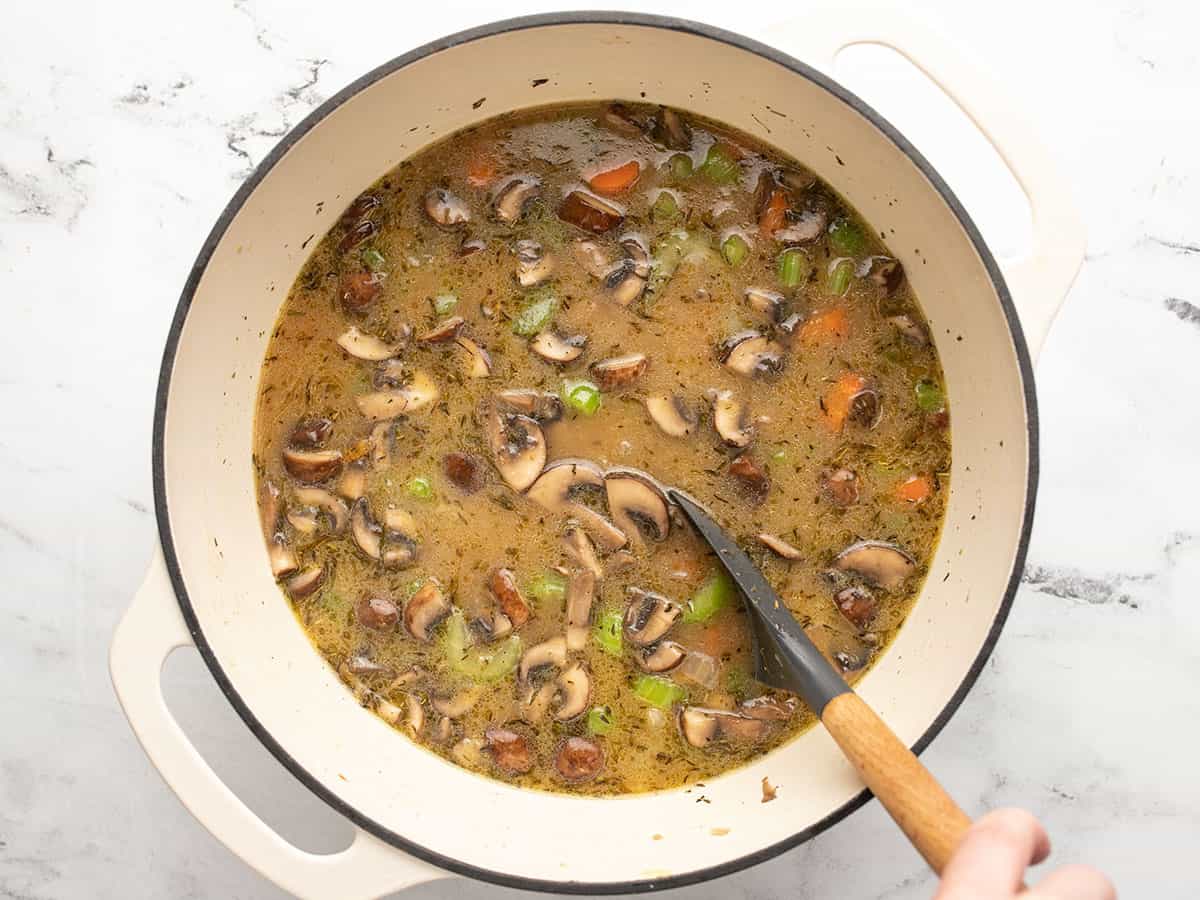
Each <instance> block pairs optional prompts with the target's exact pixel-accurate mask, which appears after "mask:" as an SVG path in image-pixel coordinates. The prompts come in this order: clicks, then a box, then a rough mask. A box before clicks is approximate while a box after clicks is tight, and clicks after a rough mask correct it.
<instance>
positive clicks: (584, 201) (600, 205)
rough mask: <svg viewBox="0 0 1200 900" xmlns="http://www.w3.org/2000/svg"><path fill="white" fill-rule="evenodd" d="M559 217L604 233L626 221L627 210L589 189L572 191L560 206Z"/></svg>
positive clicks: (569, 222)
mask: <svg viewBox="0 0 1200 900" xmlns="http://www.w3.org/2000/svg"><path fill="white" fill-rule="evenodd" d="M558 217H559V218H560V219H562V220H563V221H564V222H566V223H567V224H569V225H574V226H576V227H577V228H582V229H583V230H584V231H591V232H593V233H595V234H603V233H604V232H606V231H611V230H612V229H614V228H616V227H617V226H619V225H620V224H621V223H622V222H624V221H625V211H624V210H622V209H621V207H619V206H617V205H616V204H615V203H610V202H609V201H607V200H601V199H600V198H599V197H597V196H596V195H595V194H590V193H588V192H587V191H578V190H577V191H571V193H569V194H567V196H566V197H565V198H563V201H562V203H560V204H559V206H558Z"/></svg>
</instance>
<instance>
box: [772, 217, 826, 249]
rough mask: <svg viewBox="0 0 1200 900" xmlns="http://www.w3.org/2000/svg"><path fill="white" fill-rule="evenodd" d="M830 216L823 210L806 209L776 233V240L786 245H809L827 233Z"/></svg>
mask: <svg viewBox="0 0 1200 900" xmlns="http://www.w3.org/2000/svg"><path fill="white" fill-rule="evenodd" d="M828 224H829V216H828V214H827V213H826V212H825V211H824V210H822V209H806V210H803V211H801V212H800V213H798V214H797V215H796V217H795V218H794V219H793V220H792V221H791V222H789V223H788V224H787V225H786V226H784V227H783V228H780V229H779V230H778V231H776V232H775V234H774V237H775V240H777V241H780V242H781V243H784V244H793V245H794V244H808V243H811V242H813V241H815V240H816V239H817V238H819V237H820V236H821V235H823V234H824V233H825V227H826V226H827V225H828Z"/></svg>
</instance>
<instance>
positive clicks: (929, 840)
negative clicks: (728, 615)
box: [666, 488, 971, 875]
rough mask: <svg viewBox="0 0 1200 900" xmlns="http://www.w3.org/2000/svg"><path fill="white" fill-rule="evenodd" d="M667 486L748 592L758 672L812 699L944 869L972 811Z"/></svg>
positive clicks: (912, 835) (692, 505)
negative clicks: (948, 790)
mask: <svg viewBox="0 0 1200 900" xmlns="http://www.w3.org/2000/svg"><path fill="white" fill-rule="evenodd" d="M666 493H667V496H668V498H669V499H670V500H671V501H672V502H673V503H675V505H677V506H678V507H679V509H680V511H681V512H682V513H683V514H684V516H685V517H686V518H687V519H688V521H690V522H691V523H692V525H693V527H694V528H695V529H696V531H697V532H699V534H700V536H701V537H702V538H703V539H704V541H705V542H706V543H707V544H708V545H709V546H710V547H712V549H713V552H715V553H716V555H717V559H719V560H720V562H721V565H722V566H723V567H724V568H725V571H727V572H728V573H729V577H730V578H732V579H733V581H734V583H735V584H736V585H737V586H738V589H739V590H740V591H741V592H742V595H743V597H744V598H745V600H746V609H747V611H748V612H749V615H750V623H751V633H752V635H753V638H754V657H755V677H756V678H757V679H758V680H759V681H761V682H763V683H764V684H768V685H771V686H772V687H776V688H780V689H781V690H785V691H790V692H791V693H794V694H797V695H798V696H800V698H801V699H803V700H804V702H805V703H807V704H808V705H809V707H810V708H811V709H812V710H813V712H815V713H816V714H817V716H818V717H819V718H820V719H821V723H822V724H823V725H824V726H825V728H826V729H827V730H828V731H829V733H830V734H831V735H832V736H833V739H834V740H835V741H836V742H837V744H838V746H839V747H840V748H841V749H842V752H843V753H845V754H846V758H847V759H849V760H850V762H851V763H853V765H854V768H855V769H856V770H857V771H858V774H859V777H860V778H862V780H863V782H864V783H865V784H866V785H867V787H868V788H870V789H871V792H872V793H873V794H874V795H875V796H876V797H877V798H878V800H879V802H880V803H882V804H883V806H884V808H885V809H886V810H887V811H888V814H889V815H891V817H892V818H893V819H895V821H896V824H897V825H899V826H900V829H901V830H902V831H903V832H904V833H905V835H907V837H908V839H909V840H910V841H911V842H912V845H913V846H914V847H916V849H917V851H918V852H919V853H920V854H921V856H923V857H924V858H925V861H926V862H928V863H929V865H930V867H931V868H932V869H933V870H934V871H935V872H937V873H938V874H939V875H940V874H941V872H942V870H943V869H944V868H945V866H946V863H947V862H948V861H949V859H950V856H951V854H953V852H954V850H955V848H956V847H958V844H959V842H960V841H961V840H962V837H963V835H964V834H965V833H966V831H967V829H968V828H969V827H970V826H971V820H970V819H969V818H968V817H967V814H966V813H964V812H963V811H962V810H961V809H960V808H959V806H958V804H956V803H955V802H954V800H953V799H952V798H951V797H950V795H949V794H947V793H946V791H945V789H943V788H942V786H941V784H939V783H938V781H937V779H936V778H934V777H933V775H932V774H931V773H930V771H929V770H928V769H926V768H925V766H923V765H922V764H921V762H920V760H918V759H917V757H916V756H915V755H914V754H913V752H912V751H911V750H909V749H908V747H906V746H905V745H904V743H903V742H902V741H901V740H900V739H899V738H898V737H896V735H895V734H894V733H893V732H892V730H891V729H890V728H889V727H888V726H887V724H886V723H885V722H884V721H883V720H882V719H881V718H879V716H877V715H876V714H875V711H874V710H872V709H871V708H870V707H869V706H867V704H866V703H865V702H863V700H862V698H860V697H859V696H858V694H856V693H854V691H853V690H852V689H851V688H850V686H849V685H848V684H846V682H845V680H844V679H843V678H842V676H841V675H840V674H838V672H837V671H836V670H835V669H834V668H833V666H831V665H830V664H829V661H828V660H826V659H825V657H824V656H822V655H821V651H820V650H818V649H817V647H816V645H815V644H813V642H812V641H811V640H810V639H809V637H808V635H807V634H805V632H804V629H803V628H801V627H800V624H799V623H798V622H797V621H796V619H795V618H794V617H793V616H792V614H791V612H789V611H788V608H787V607H786V606H785V605H784V603H783V601H782V600H781V599H780V597H779V595H778V594H777V593H775V589H774V588H772V587H771V585H770V584H769V583H768V582H767V580H766V578H764V577H763V574H762V572H760V571H759V570H758V568H757V567H756V566H755V565H754V563H753V562H751V560H750V557H749V556H747V555H746V553H745V551H743V550H742V548H741V547H739V546H738V545H737V544H736V543H735V542H734V541H733V539H732V538H730V537H729V535H727V534H726V533H725V531H724V530H723V529H722V528H721V526H720V525H718V524H717V523H716V522H715V521H713V519H712V517H711V516H709V515H708V513H707V512H706V511H705V510H704V509H703V508H702V507H701V506H700V505H699V504H698V503H696V501H695V500H693V499H691V498H690V497H689V496H688V495H687V494H684V493H683V492H681V491H678V490H676V489H674V488H667V489H666Z"/></svg>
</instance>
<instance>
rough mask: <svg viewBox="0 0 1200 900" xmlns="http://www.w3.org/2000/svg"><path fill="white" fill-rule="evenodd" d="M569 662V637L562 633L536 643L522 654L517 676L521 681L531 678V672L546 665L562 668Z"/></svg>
mask: <svg viewBox="0 0 1200 900" xmlns="http://www.w3.org/2000/svg"><path fill="white" fill-rule="evenodd" d="M566 664H567V639H566V638H565V637H563V636H562V635H559V636H558V637H552V638H549V639H548V640H545V641H542V642H541V643H540V644H534V645H533V646H532V647H530V648H529V649H528V650H526V651H525V652H524V653H523V654H522V655H521V662H520V663H519V664H518V665H517V677H518V679H519V680H520V681H522V682H525V681H528V680H529V673H530V672H534V671H536V670H538V669H541V668H545V667H546V666H554V667H555V668H556V669H561V668H562V667H563V666H565V665H566Z"/></svg>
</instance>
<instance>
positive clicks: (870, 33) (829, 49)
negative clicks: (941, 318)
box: [764, 3, 1087, 359]
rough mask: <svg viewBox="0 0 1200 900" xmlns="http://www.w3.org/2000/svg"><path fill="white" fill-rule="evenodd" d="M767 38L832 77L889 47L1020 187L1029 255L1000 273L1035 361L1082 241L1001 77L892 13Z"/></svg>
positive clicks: (818, 18)
mask: <svg viewBox="0 0 1200 900" xmlns="http://www.w3.org/2000/svg"><path fill="white" fill-rule="evenodd" d="M764 38H765V40H767V41H768V42H769V43H771V44H774V45H775V46H778V47H779V48H780V49H782V50H784V51H786V52H788V53H791V54H793V55H795V56H796V57H798V58H799V59H801V60H803V61H804V62H806V63H808V64H809V65H811V66H814V67H815V68H817V69H820V70H822V71H824V72H826V73H829V74H832V69H833V61H834V57H836V56H837V54H838V52H839V51H841V50H842V49H843V48H845V47H849V46H851V45H853V44H880V45H882V46H885V47H890V48H891V49H893V50H895V51H896V52H897V53H899V54H901V55H902V56H904V57H905V58H906V59H907V60H908V61H909V62H910V63H912V64H913V65H914V66H916V67H917V68H918V69H920V70H921V71H922V72H924V73H925V74H926V75H927V76H929V78H930V79H931V80H932V81H933V82H934V83H935V84H937V86H938V87H939V88H941V89H942V91H944V92H945V93H946V95H947V96H948V97H950V98H951V99H952V100H954V102H955V103H956V104H958V106H959V108H960V109H962V111H963V112H964V113H965V114H966V115H967V116H968V117H969V118H970V119H971V121H972V122H973V123H974V124H975V126H976V127H977V128H978V129H979V130H980V131H981V132H982V133H983V135H984V136H985V137H986V138H987V139H988V141H989V142H990V143H991V145H992V146H993V147H994V148H995V149H996V152H997V153H999V154H1000V157H1001V158H1002V159H1003V160H1004V162H1005V164H1007V165H1008V168H1009V169H1010V171H1012V173H1013V176H1014V177H1015V178H1016V179H1017V182H1018V183H1019V184H1020V185H1021V188H1022V190H1024V192H1025V196H1026V197H1027V198H1028V200H1029V206H1030V209H1031V210H1032V213H1033V247H1032V251H1031V253H1030V254H1029V255H1028V256H1027V257H1023V258H1020V259H1014V260H1004V261H1001V268H1002V269H1003V271H1004V278H1005V281H1006V282H1007V283H1008V286H1009V290H1010V291H1011V293H1012V296H1013V302H1014V303H1015V304H1016V307H1017V310H1018V312H1019V313H1020V316H1021V327H1022V330H1023V331H1024V332H1025V341H1026V343H1027V344H1028V345H1029V352H1030V354H1031V355H1032V356H1033V358H1034V359H1036V358H1037V356H1038V353H1039V352H1040V351H1041V348H1042V344H1043V342H1044V341H1045V339H1046V334H1047V332H1048V331H1049V330H1050V325H1051V323H1052V322H1053V321H1054V316H1055V314H1056V313H1057V312H1058V309H1059V307H1060V306H1062V303H1063V301H1064V300H1065V299H1066V296H1067V291H1068V290H1069V289H1070V287H1071V283H1072V282H1073V281H1074V280H1075V275H1076V274H1077V273H1078V271H1079V267H1080V265H1081V264H1082V263H1083V256H1084V252H1085V250H1086V247H1087V233H1086V231H1085V229H1084V226H1083V221H1082V219H1081V218H1080V216H1079V213H1078V211H1077V210H1076V208H1075V203H1074V201H1073V199H1072V197H1071V194H1070V190H1069V187H1068V183H1067V180H1066V179H1065V178H1064V177H1063V176H1062V173H1061V172H1060V171H1059V170H1058V167H1057V166H1056V165H1055V163H1054V161H1053V160H1052V159H1051V157H1050V155H1049V153H1047V152H1046V150H1045V148H1044V147H1043V146H1042V145H1041V144H1040V143H1039V142H1038V140H1037V139H1036V137H1034V133H1033V130H1032V129H1031V128H1030V127H1029V124H1028V123H1027V122H1025V121H1024V120H1023V119H1022V117H1021V116H1020V114H1019V113H1018V112H1017V111H1016V109H1015V108H1014V107H1013V105H1012V103H1011V102H1010V101H1009V100H1008V99H1007V98H1006V97H1005V96H1004V95H1003V93H1002V91H1001V90H1000V89H999V84H1000V80H999V78H998V76H997V75H996V74H995V73H988V72H984V71H981V70H980V69H979V68H978V67H977V66H975V65H973V64H972V63H971V62H970V61H969V59H968V58H967V56H966V55H965V54H964V53H963V52H962V51H960V50H959V49H958V48H957V47H956V46H955V45H954V43H953V42H952V41H950V40H948V39H947V38H946V37H945V36H944V35H942V34H939V33H937V32H936V31H934V30H932V29H930V28H929V27H927V26H923V25H921V24H920V23H919V22H917V21H915V20H914V18H913V17H912V16H911V15H910V14H909V13H907V12H906V11H904V10H903V9H901V8H899V7H896V6H891V7H881V6H870V5H865V6H864V5H856V4H853V3H848V4H843V3H839V4H837V5H836V6H832V7H827V6H822V5H817V6H815V7H811V8H810V7H805V12H804V16H803V18H799V19H792V20H789V21H786V22H783V23H780V24H778V25H775V26H772V27H771V28H770V30H769V31H768V32H766V33H765V35H764Z"/></svg>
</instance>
